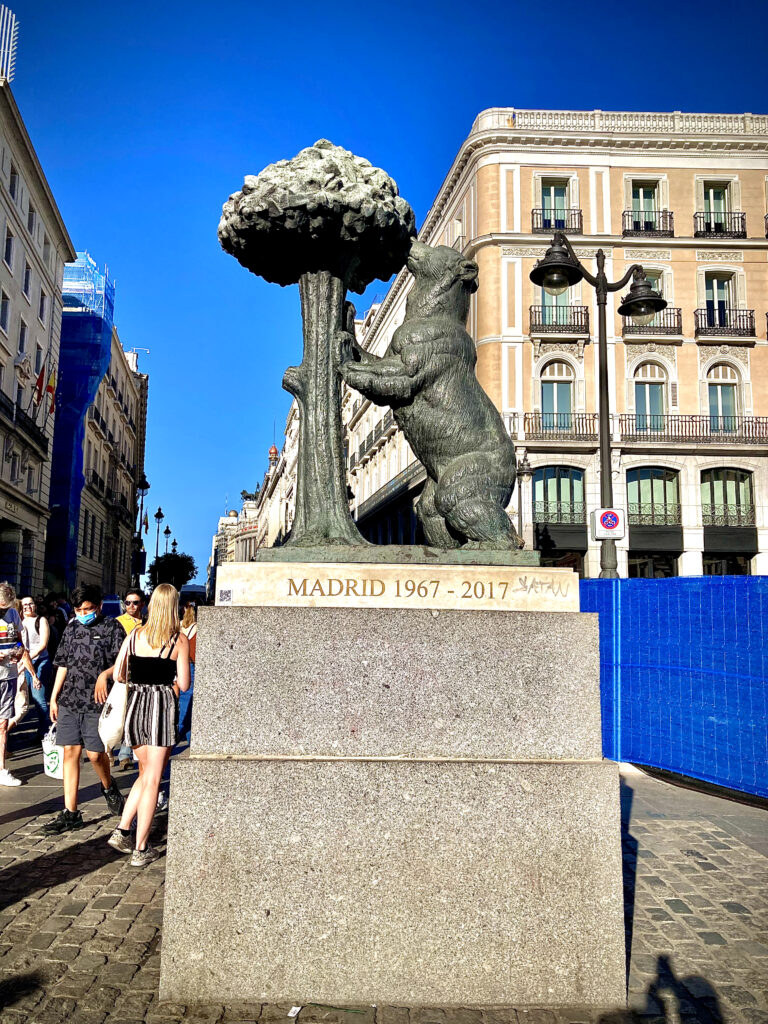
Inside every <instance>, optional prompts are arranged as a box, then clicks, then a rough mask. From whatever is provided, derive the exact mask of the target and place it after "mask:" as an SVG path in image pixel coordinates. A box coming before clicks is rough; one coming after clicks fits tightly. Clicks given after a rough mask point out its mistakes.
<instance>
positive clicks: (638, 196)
mask: <svg viewBox="0 0 768 1024" xmlns="http://www.w3.org/2000/svg"><path fill="white" fill-rule="evenodd" d="M658 196H659V186H658V182H655V181H645V182H643V181H633V182H632V230H633V231H655V230H656V229H657V225H658V209H659V199H658Z"/></svg>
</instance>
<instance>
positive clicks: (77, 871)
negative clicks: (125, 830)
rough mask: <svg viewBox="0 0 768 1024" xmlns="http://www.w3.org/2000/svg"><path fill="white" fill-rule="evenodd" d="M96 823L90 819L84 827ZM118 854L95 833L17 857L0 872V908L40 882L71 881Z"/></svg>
mask: <svg viewBox="0 0 768 1024" xmlns="http://www.w3.org/2000/svg"><path fill="white" fill-rule="evenodd" d="M99 820H102V819H99ZM97 823H98V822H96V821H90V822H88V827H92V826H93V825H96V824H97ZM73 834H74V835H77V833H73ZM121 857H122V854H120V853H118V852H117V851H116V850H113V849H112V847H111V846H108V845H107V841H106V836H104V835H99V836H94V837H93V838H92V839H86V840H84V841H83V842H82V843H77V844H75V845H73V846H68V847H67V848H66V849H64V850H55V851H52V852H51V853H44V854H41V855H40V856H39V857H34V858H31V859H26V858H25V859H24V860H23V861H18V862H16V863H15V864H12V865H11V866H10V867H7V868H5V869H4V870H3V871H2V872H0V910H4V909H5V908H6V907H8V906H11V905H12V904H14V903H18V902H19V900H22V899H24V898H25V896H27V895H29V894H30V893H31V892H34V891H36V890H37V889H39V888H40V887H41V886H45V887H46V888H52V887H53V886H55V885H60V884H61V883H62V882H71V881H72V880H73V879H76V878H81V877H82V876H83V875H88V874H90V873H91V872H92V871H96V870H97V869H98V868H100V867H103V865H104V864H109V863H111V862H112V861H116V860H120V858H121ZM62 899H63V900H65V899H66V897H62Z"/></svg>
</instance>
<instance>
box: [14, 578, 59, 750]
mask: <svg viewBox="0 0 768 1024" xmlns="http://www.w3.org/2000/svg"><path fill="white" fill-rule="evenodd" d="M21 628H22V634H23V639H24V646H25V647H26V648H27V651H28V652H29V657H30V658H31V659H32V664H33V665H34V667H35V672H36V673H37V679H38V683H37V685H35V684H34V682H33V681H32V676H31V674H30V673H29V672H25V675H26V680H27V689H28V690H29V695H30V697H31V698H32V700H31V703H32V707H33V708H34V709H35V711H36V713H37V738H38V739H39V740H41V739H42V738H43V736H45V734H46V733H47V732H48V727H49V726H50V724H51V720H50V716H49V712H48V700H49V698H50V696H51V687H52V680H53V665H52V663H51V658H50V655H49V653H48V642H49V640H50V638H51V628H50V626H49V625H48V619H47V618H46V617H45V616H44V615H41V614H38V606H37V602H36V601H35V599H34V598H33V597H22V599H21Z"/></svg>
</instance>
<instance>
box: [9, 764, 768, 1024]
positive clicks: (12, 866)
mask: <svg viewBox="0 0 768 1024" xmlns="http://www.w3.org/2000/svg"><path fill="white" fill-rule="evenodd" d="M11 767H12V769H13V771H14V772H15V773H16V774H17V775H18V776H19V777H20V778H22V779H23V780H24V782H25V785H24V786H22V787H20V788H18V789H2V790H0V1021H1V1022H2V1024H12V1022H16V1024H49V1022H55V1021H65V1020H66V1021H71V1022H73V1024H104V1022H107V1024H176V1022H181V1021H185V1022H187V1024H203V1022H205V1024H214V1022H216V1024H219V1022H230V1021H231V1022H235V1021H240V1022H247V1021H251V1022H253V1021H256V1020H258V1021H260V1022H262V1024H277V1022H284V1024H288V1020H287V1011H288V1009H289V1007H288V1006H275V1005H266V1006H263V1005H258V1004H253V1005H248V1006H237V1007H233V1006H207V1005H206V1006H196V1007H184V1006H179V1005H176V1004H170V1003H161V1002H159V1000H158V995H157V990H158V980H159V975H160V944H161V937H162V915H163V883H164V872H165V859H164V858H162V859H161V860H159V861H158V862H156V863H155V864H153V865H151V866H150V867H148V868H145V869H143V870H136V869H133V868H131V867H130V866H129V864H128V858H126V857H123V856H120V855H119V854H117V853H115V852H114V851H113V850H111V849H110V847H108V846H107V845H106V842H105V839H106V837H107V835H108V834H109V831H110V829H111V827H113V825H114V819H113V818H110V817H109V816H108V814H107V810H106V807H105V804H104V801H103V799H102V798H101V796H100V794H99V790H98V786H97V785H96V784H95V776H93V774H92V772H91V769H90V766H88V765H84V766H83V778H82V781H83V783H84V784H87V789H86V790H85V800H84V801H83V803H82V809H83V813H84V817H85V819H86V822H87V827H86V828H85V829H83V830H82V831H79V832H75V833H69V834H68V835H65V836H64V837H54V838H50V837H46V836H43V835H40V832H39V830H40V827H41V825H42V824H44V822H45V821H46V820H47V817H48V815H49V814H50V812H51V811H52V810H58V808H59V807H60V806H61V803H60V799H61V798H60V788H59V786H60V784H59V783H56V782H53V781H52V780H50V779H46V778H45V776H43V774H42V771H41V768H40V759H39V756H38V755H37V753H36V752H35V753H34V754H32V753H27V754H26V755H21V754H16V755H15V756H14V759H13V761H12V762H11ZM117 778H118V781H119V783H120V785H121V787H122V788H123V789H127V788H128V787H129V786H130V784H131V782H132V781H133V778H134V776H133V773H132V772H131V773H127V774H121V775H118V776H117ZM622 808H623V815H622V817H623V820H624V865H625V894H626V906H627V924H628V937H629V941H630V942H631V963H630V970H629V996H628V1002H629V1007H630V1009H629V1010H618V1009H617V1010H616V1012H615V1013H611V1014H603V1015H602V1016H603V1024H611V1022H622V1021H633V1020H639V1019H642V1024H662V1022H665V1021H668V1022H670V1024H678V1022H688V1021H690V1022H693V1021H696V1022H702V1024H718V1022H721V1021H724V1022H726V1024H730V1022H735V1024H768V926H767V923H766V922H767V920H768V914H767V913H766V911H767V910H768V884H767V883H768V872H766V867H768V811H766V810H764V809H762V808H757V807H750V806H746V805H744V804H740V803H733V802H730V801H727V800H724V799H721V798H719V797H715V796H710V795H705V794H702V793H700V792H694V791H690V790H686V789H681V788H679V787H676V786H672V785H670V784H669V783H667V782H661V781H658V780H656V779H652V778H649V777H648V776H646V775H645V774H643V773H641V772H639V771H637V770H636V769H632V768H631V767H630V766H626V768H625V769H624V770H623V771H622ZM160 833H161V834H160V835H158V836H157V841H158V843H159V845H160V847H161V848H164V842H163V836H162V821H161V827H160ZM591 1019H592V1016H591V1015H590V1014H589V1013H585V1012H583V1011H579V1010H567V1011H566V1010H563V1011H557V1012H552V1011H549V1010H535V1009H527V1010H523V1009H517V1010H516V1009H510V1008H505V1009H500V1008H489V1009H487V1010H472V1009H441V1008H433V1009H410V1010H409V1009H407V1008H404V1007H378V1008H374V1007H357V1008H355V1009H346V1010H344V1009H339V1008H336V1007H326V1006H307V1007H305V1008H304V1009H302V1011H301V1013H300V1014H299V1018H298V1020H299V1024H588V1022H589V1021H590V1020H591Z"/></svg>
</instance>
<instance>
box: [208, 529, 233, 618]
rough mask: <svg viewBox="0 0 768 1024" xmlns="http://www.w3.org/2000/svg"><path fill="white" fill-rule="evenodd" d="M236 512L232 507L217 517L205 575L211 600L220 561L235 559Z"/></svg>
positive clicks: (214, 590) (214, 591)
mask: <svg viewBox="0 0 768 1024" xmlns="http://www.w3.org/2000/svg"><path fill="white" fill-rule="evenodd" d="M237 524H238V514H237V512H236V511H235V509H232V510H231V511H230V512H228V513H227V514H226V515H225V516H220V517H219V525H218V528H217V530H216V533H214V535H213V539H212V540H211V557H210V558H209V559H208V571H207V577H206V584H205V589H206V594H207V596H208V601H209V602H211V603H212V602H213V600H214V596H215V593H216V570H217V569H218V567H219V566H220V565H221V564H222V562H234V561H235V534H236V531H237Z"/></svg>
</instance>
